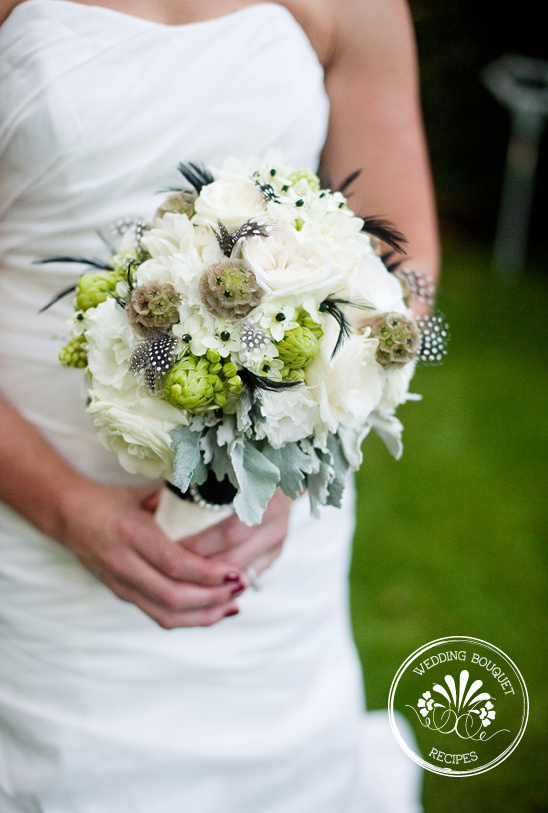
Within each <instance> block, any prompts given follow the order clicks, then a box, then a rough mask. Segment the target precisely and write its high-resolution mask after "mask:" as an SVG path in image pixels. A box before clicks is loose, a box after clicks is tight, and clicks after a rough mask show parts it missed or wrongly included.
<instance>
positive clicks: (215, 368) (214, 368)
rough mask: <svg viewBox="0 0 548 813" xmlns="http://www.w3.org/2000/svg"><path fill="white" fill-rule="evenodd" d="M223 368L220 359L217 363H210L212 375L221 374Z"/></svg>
mask: <svg viewBox="0 0 548 813" xmlns="http://www.w3.org/2000/svg"><path fill="white" fill-rule="evenodd" d="M222 369H223V365H222V364H220V362H218V361H216V362H215V364H210V365H209V372H210V373H211V375H219V373H220V372H221V371H222Z"/></svg>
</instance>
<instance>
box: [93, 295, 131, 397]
mask: <svg viewBox="0 0 548 813" xmlns="http://www.w3.org/2000/svg"><path fill="white" fill-rule="evenodd" d="M85 319H86V341H87V345H88V368H89V371H90V373H91V375H92V376H93V378H94V379H95V380H96V381H98V382H99V383H100V384H104V385H106V386H110V387H115V388H116V389H118V390H126V389H129V388H131V387H132V386H133V384H134V382H135V378H134V376H133V375H132V374H131V373H130V372H129V358H130V356H131V352H132V343H133V341H134V334H133V330H132V328H131V327H130V325H129V323H128V318H127V313H126V311H125V310H124V308H122V307H120V305H119V304H118V303H117V302H116V300H115V299H114V298H113V297H109V299H106V300H105V301H104V302H101V303H100V304H99V305H97V307H96V308H90V309H89V310H88V311H86V315H85Z"/></svg>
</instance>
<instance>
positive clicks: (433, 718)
mask: <svg viewBox="0 0 548 813" xmlns="http://www.w3.org/2000/svg"><path fill="white" fill-rule="evenodd" d="M469 678H470V673H469V672H468V670H467V669H463V670H462V671H461V673H460V675H459V681H458V686H457V683H456V682H455V679H454V678H453V677H452V675H445V678H444V682H445V686H443V685H441V684H440V683H435V684H434V685H433V686H432V691H433V692H436V694H437V695H439V697H435V696H433V695H432V692H430V691H426V692H423V694H422V697H420V698H419V700H418V702H417V708H414V707H413V706H409V708H412V709H413V711H414V712H415V714H417V717H418V719H419V721H420V723H421V725H422V726H424V727H425V728H430V729H432V730H435V731H437V732H438V733H440V734H451V733H453V732H455V733H456V734H458V736H459V737H461V739H472V740H485V739H486V738H487V733H486V731H485V729H486V728H487V727H488V726H490V725H491V723H492V722H493V720H494V719H495V717H496V711H495V708H494V706H493V703H492V702H491V701H492V700H494V699H495V698H494V697H492V695H490V694H489V692H486V691H480V689H481V688H482V686H483V681H481V680H474V681H473V682H472V683H471V684H470V685H468V680H469ZM417 709H418V712H417ZM419 715H420V716H419ZM501 730H504V731H506V730H507V729H501ZM498 733H500V732H499V731H496V732H494V733H493V734H492V735H491V736H495V734H498ZM489 739H490V737H489Z"/></svg>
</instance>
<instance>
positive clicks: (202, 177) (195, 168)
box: [177, 161, 215, 194]
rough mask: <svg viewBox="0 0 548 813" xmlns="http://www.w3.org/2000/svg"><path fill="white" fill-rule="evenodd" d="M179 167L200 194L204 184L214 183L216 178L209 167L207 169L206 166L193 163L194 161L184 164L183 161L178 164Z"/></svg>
mask: <svg viewBox="0 0 548 813" xmlns="http://www.w3.org/2000/svg"><path fill="white" fill-rule="evenodd" d="M177 169H178V170H179V172H180V173H181V175H182V176H183V178H184V179H185V180H186V181H188V183H189V184H190V185H191V186H192V187H193V189H195V190H196V192H197V193H198V194H200V192H201V191H202V188H203V187H204V186H207V185H208V184H210V183H213V181H214V180H215V178H214V177H213V175H212V174H211V172H210V171H209V170H208V169H206V168H205V167H204V166H199V165H198V164H193V163H192V161H189V162H188V164H183V163H182V162H181V163H180V164H179V165H178V166H177Z"/></svg>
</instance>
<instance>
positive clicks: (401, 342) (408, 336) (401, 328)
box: [370, 312, 420, 368]
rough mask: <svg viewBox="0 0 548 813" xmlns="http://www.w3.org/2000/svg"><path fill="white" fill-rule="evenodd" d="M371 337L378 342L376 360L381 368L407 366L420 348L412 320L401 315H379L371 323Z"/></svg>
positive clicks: (417, 333)
mask: <svg viewBox="0 0 548 813" xmlns="http://www.w3.org/2000/svg"><path fill="white" fill-rule="evenodd" d="M370 325H371V336H372V337H373V338H374V339H378V340H379V346H378V348H377V353H376V359H377V361H378V362H379V364H381V365H382V366H383V367H386V368H388V367H391V366H393V365H400V364H407V362H408V361H411V360H412V359H414V358H415V356H416V355H417V353H418V351H419V347H420V333H419V329H418V327H417V325H416V323H415V321H414V319H407V318H406V317H405V316H402V314H401V313H393V312H391V313H381V314H380V316H377V318H376V319H374V320H373V321H372V322H371V323H370Z"/></svg>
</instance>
